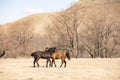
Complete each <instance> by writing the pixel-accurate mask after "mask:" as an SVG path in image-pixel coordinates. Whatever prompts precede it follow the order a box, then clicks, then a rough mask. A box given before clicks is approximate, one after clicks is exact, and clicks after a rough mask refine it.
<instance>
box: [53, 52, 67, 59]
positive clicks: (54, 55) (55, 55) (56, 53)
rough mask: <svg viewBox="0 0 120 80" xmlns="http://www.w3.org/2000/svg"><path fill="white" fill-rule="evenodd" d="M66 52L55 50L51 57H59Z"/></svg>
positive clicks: (63, 55)
mask: <svg viewBox="0 0 120 80" xmlns="http://www.w3.org/2000/svg"><path fill="white" fill-rule="evenodd" d="M65 55H66V53H65V52H55V53H53V54H52V57H54V58H56V59H59V58H63V57H65Z"/></svg>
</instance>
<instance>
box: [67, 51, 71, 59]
mask: <svg viewBox="0 0 120 80" xmlns="http://www.w3.org/2000/svg"><path fill="white" fill-rule="evenodd" d="M66 56H67V58H68V60H70V58H71V57H70V53H69V52H66Z"/></svg>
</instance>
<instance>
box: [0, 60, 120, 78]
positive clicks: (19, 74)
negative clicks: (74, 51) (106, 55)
mask: <svg viewBox="0 0 120 80" xmlns="http://www.w3.org/2000/svg"><path fill="white" fill-rule="evenodd" d="M66 60H67V59H66ZM32 62H33V58H27V59H25V58H18V59H11V58H8V59H0V80H120V58H112V59H100V58H96V59H71V61H68V60H67V67H66V68H63V67H62V68H59V65H60V60H57V61H56V64H57V67H56V68H55V67H52V68H50V67H49V68H46V67H45V63H46V60H44V59H40V60H39V64H40V67H39V68H38V67H36V68H33V67H32V66H33V63H32Z"/></svg>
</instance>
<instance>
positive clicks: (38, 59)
mask: <svg viewBox="0 0 120 80" xmlns="http://www.w3.org/2000/svg"><path fill="white" fill-rule="evenodd" d="M39 59H40V58H37V59H36V63H37V66H38V67H39V63H38V60H39Z"/></svg>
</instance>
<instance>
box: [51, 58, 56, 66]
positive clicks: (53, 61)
mask: <svg viewBox="0 0 120 80" xmlns="http://www.w3.org/2000/svg"><path fill="white" fill-rule="evenodd" d="M53 63H54V66H55V67H56V64H55V59H52V64H53Z"/></svg>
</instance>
